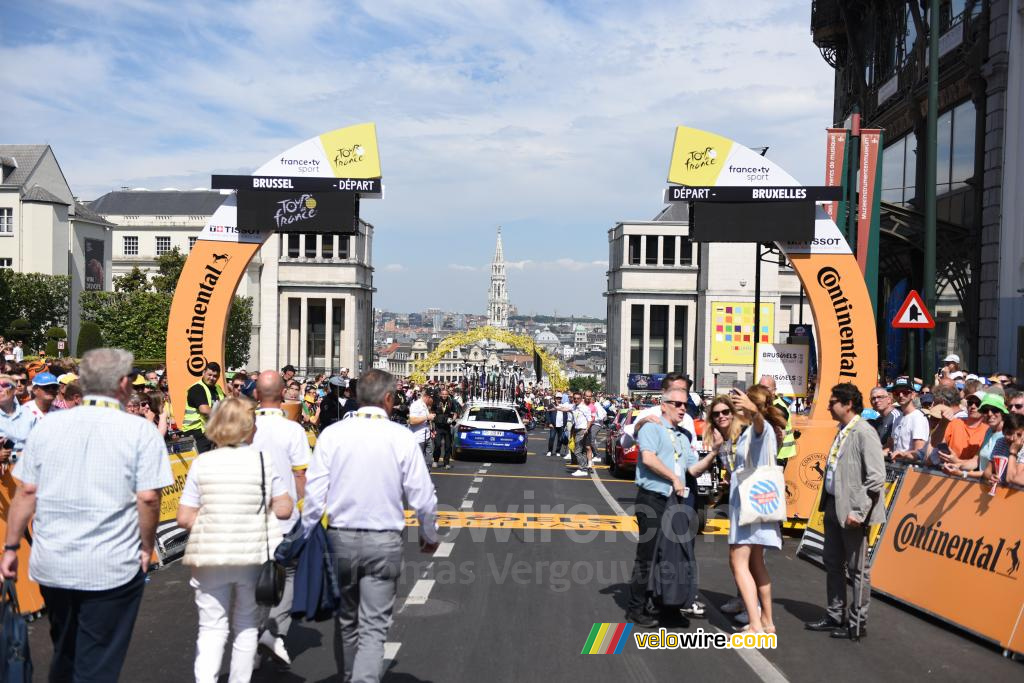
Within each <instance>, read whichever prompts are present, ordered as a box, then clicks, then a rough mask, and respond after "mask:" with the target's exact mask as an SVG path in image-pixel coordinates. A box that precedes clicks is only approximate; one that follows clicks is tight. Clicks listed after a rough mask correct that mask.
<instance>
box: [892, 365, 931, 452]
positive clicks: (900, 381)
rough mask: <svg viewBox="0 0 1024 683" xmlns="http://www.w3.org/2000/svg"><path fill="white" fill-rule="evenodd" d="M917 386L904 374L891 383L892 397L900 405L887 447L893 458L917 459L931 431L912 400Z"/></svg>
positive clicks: (915, 394)
mask: <svg viewBox="0 0 1024 683" xmlns="http://www.w3.org/2000/svg"><path fill="white" fill-rule="evenodd" d="M918 388H919V385H915V384H914V383H913V381H912V380H911V379H910V377H907V376H906V375H902V376H900V377H897V378H896V381H895V382H894V383H893V385H892V395H893V398H894V399H896V404H897V405H898V406H899V407H900V412H899V414H898V415H897V416H896V422H894V423H893V427H892V437H891V439H890V443H889V444H888V449H887V450H888V455H889V457H891V458H892V459H893V460H910V461H915V460H918V458H919V454H920V452H921V449H922V448H924V447H925V444H927V443H928V436H929V434H930V433H931V431H930V429H929V425H928V418H927V417H925V415H924V413H922V412H921V411H920V410H918V408H917V405H916V403H915V402H914V399H916V398H917V391H918Z"/></svg>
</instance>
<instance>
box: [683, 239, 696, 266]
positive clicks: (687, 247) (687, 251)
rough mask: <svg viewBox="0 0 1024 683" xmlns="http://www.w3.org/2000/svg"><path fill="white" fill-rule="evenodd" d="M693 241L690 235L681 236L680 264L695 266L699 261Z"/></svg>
mask: <svg viewBox="0 0 1024 683" xmlns="http://www.w3.org/2000/svg"><path fill="white" fill-rule="evenodd" d="M694 253H695V252H694V250H693V242H692V241H690V238H689V237H680V238H679V265H681V266H695V265H697V261H696V259H695V257H694Z"/></svg>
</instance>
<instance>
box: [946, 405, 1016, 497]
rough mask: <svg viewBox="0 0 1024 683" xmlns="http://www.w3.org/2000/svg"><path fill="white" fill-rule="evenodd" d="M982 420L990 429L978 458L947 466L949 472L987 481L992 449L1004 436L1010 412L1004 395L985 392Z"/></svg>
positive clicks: (980, 410)
mask: <svg viewBox="0 0 1024 683" xmlns="http://www.w3.org/2000/svg"><path fill="white" fill-rule="evenodd" d="M978 411H979V412H980V413H981V416H982V420H983V421H984V422H986V423H987V424H988V431H987V432H985V440H984V441H983V442H982V443H981V449H980V450H979V451H978V455H977V457H976V458H972V459H971V460H968V461H966V462H963V463H960V465H959V466H955V467H952V468H947V469H946V472H948V473H949V474H959V475H960V476H961V477H963V478H965V479H978V480H979V481H985V478H986V477H985V474H984V473H985V472H986V470H987V471H988V472H989V473H991V468H989V467H988V464H989V461H990V460H991V459H992V451H994V450H995V448H996V445H997V444H998V443H999V440H1000V439H1002V438H1003V420H1004V418H1005V417H1006V415H1007V413H1008V412H1009V411H1008V410H1007V409H1006V402H1005V401H1004V400H1003V397H1002V396H999V395H997V394H985V396H984V398H982V399H981V403H980V404H979V406H978Z"/></svg>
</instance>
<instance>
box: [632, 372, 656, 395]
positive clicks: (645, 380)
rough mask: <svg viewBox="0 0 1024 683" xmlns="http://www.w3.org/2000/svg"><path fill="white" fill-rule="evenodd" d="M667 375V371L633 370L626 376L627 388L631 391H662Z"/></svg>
mask: <svg viewBox="0 0 1024 683" xmlns="http://www.w3.org/2000/svg"><path fill="white" fill-rule="evenodd" d="M665 376H666V375H665V373H654V374H641V373H638V372H631V373H629V375H628V376H627V377H626V388H628V389H629V390H630V391H661V383H662V382H664V381H665Z"/></svg>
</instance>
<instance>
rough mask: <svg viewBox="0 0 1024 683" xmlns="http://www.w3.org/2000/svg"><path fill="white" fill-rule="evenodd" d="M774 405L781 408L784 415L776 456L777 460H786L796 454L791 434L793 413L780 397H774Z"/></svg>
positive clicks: (794, 441)
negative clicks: (782, 430) (780, 439)
mask: <svg viewBox="0 0 1024 683" xmlns="http://www.w3.org/2000/svg"><path fill="white" fill-rule="evenodd" d="M773 403H774V404H775V407H777V408H779V409H781V410H782V412H783V413H784V414H785V415H786V430H785V432H783V434H782V443H781V444H779V454H778V455H777V456H776V458H777V459H779V460H787V459H789V458H792V457H793V456H794V455H796V437H795V436H793V414H792V413H791V412H790V410H789V406H788V405H786V402H785V401H783V400H782V398H781V397H778V396H777V397H775V401H774V402H773Z"/></svg>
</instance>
